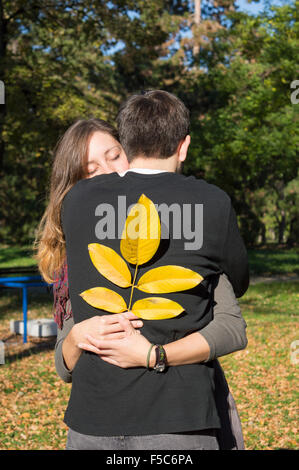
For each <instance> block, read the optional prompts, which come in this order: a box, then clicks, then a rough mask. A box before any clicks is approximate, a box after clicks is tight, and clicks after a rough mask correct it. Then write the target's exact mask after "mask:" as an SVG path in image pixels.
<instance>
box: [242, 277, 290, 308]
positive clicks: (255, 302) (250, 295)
mask: <svg viewBox="0 0 299 470" xmlns="http://www.w3.org/2000/svg"><path fill="white" fill-rule="evenodd" d="M298 295H299V282H298V281H290V282H273V283H260V284H255V285H252V286H250V287H249V289H248V291H247V292H246V294H245V295H244V296H243V297H242V298H241V299H239V303H240V306H241V309H242V312H246V313H249V314H256V315H257V316H258V315H260V314H274V315H285V316H286V317H287V316H294V315H298V307H297V305H298Z"/></svg>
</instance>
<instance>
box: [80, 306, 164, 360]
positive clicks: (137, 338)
mask: <svg viewBox="0 0 299 470" xmlns="http://www.w3.org/2000/svg"><path fill="white" fill-rule="evenodd" d="M130 313H131V312H126V314H130ZM119 315H120V318H119V320H118V321H119V323H120V325H121V326H122V329H123V331H124V335H123V337H122V338H117V339H116V338H114V339H110V338H108V336H106V337H105V338H104V339H97V338H95V337H94V335H90V334H88V335H87V339H88V343H81V344H78V346H79V347H81V348H82V349H84V350H86V351H91V352H94V353H96V354H98V355H99V356H100V357H101V358H102V359H103V361H106V362H109V363H110V364H113V365H115V366H118V367H122V368H123V369H127V368H129V367H140V366H141V367H146V365H147V364H146V362H147V354H148V351H149V348H150V345H151V343H150V342H149V341H148V340H147V339H146V338H145V337H144V336H143V335H142V334H140V331H138V330H135V329H134V328H133V327H132V325H131V323H130V321H129V320H128V319H127V318H128V317H127V318H125V317H124V316H123V315H124V314H123V313H121V314H119ZM153 353H154V348H153V349H152V354H151V358H150V366H152V367H153V364H154V362H155V359H154V356H153Z"/></svg>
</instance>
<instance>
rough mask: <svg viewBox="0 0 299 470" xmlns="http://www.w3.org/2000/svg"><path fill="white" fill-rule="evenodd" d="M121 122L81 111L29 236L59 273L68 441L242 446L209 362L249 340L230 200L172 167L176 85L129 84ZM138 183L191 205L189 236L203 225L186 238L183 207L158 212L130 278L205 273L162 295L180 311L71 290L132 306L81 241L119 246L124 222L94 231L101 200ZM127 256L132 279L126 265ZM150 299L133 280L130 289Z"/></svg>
mask: <svg viewBox="0 0 299 470" xmlns="http://www.w3.org/2000/svg"><path fill="white" fill-rule="evenodd" d="M117 125H118V130H117V131H116V130H115V129H114V128H113V127H111V126H110V125H109V124H107V123H106V122H104V121H101V120H97V119H90V120H81V121H77V122H75V123H74V124H73V125H72V126H71V127H70V128H69V129H68V130H67V132H66V133H65V134H64V136H63V137H62V138H61V139H60V141H59V143H58V145H57V148H56V152H55V160H54V164H53V171H52V180H51V191H50V199H49V205H48V207H47V210H46V212H45V215H44V217H43V219H42V222H41V225H40V231H39V237H38V258H39V267H40V271H41V273H42V274H43V276H44V278H45V279H46V280H47V281H48V282H53V281H54V284H53V290H54V300H55V301H54V315H55V319H56V321H57V323H58V327H59V328H58V337H57V343H56V349H55V363H56V369H57V372H58V374H59V375H60V377H61V378H62V379H63V380H64V381H66V382H72V389H71V395H70V399H69V403H68V407H67V410H66V413H65V418H64V421H65V423H66V424H67V426H68V427H69V431H68V439H67V445H66V448H67V449H75V450H80V449H99V450H135V449H149V450H157V449H167V450H191V449H210V450H216V449H217V450H218V449H243V448H244V444H243V438H242V430H241V425H240V420H239V416H238V413H237V409H236V406H235V402H234V400H233V397H232V395H231V393H230V392H229V389H228V385H227V383H226V380H225V377H224V374H223V371H222V369H221V367H220V364H219V362H218V360H217V358H218V357H221V356H223V355H226V354H229V353H232V352H234V351H237V350H240V349H243V348H245V347H246V344H247V339H246V323H245V321H244V319H243V317H242V315H241V311H240V308H239V305H238V302H237V299H236V298H237V297H240V296H242V295H243V294H244V293H245V292H246V290H247V288H248V284H249V275H248V262H247V253H246V249H245V246H244V243H243V241H242V238H241V236H240V233H239V229H238V225H237V219H236V214H235V212H234V209H233V207H232V204H231V201H230V198H229V196H228V195H227V194H226V193H225V192H224V191H222V190H221V189H219V188H218V187H216V186H214V185H211V184H208V183H207V182H206V181H204V180H200V179H196V178H195V177H193V176H188V177H187V176H184V175H183V174H182V173H181V170H182V165H183V163H184V161H185V159H186V158H187V153H188V148H189V145H190V135H189V112H188V110H187V108H186V106H185V105H184V103H182V101H181V100H179V99H178V98H177V97H175V96H174V95H172V94H170V93H168V92H165V91H162V90H153V91H148V92H145V93H144V94H140V95H133V96H130V97H129V98H128V99H127V100H126V101H125V102H124V103H123V104H122V106H121V107H120V110H119V113H118V116H117ZM141 195H145V196H146V197H147V198H148V199H149V200H150V201H152V203H153V204H155V206H156V207H157V208H159V207H164V208H165V207H166V208H174V207H176V208H178V209H181V211H179V212H180V214H181V215H182V214H183V215H184V208H186V207H188V208H190V211H189V212H188V213H189V215H190V214H191V226H192V227H193V234H194V237H196V234H198V233H197V232H198V230H200V231H201V236H200V238H201V243H200V244H198V243H195V244H193V245H192V243H190V236H189V235H190V233H192V227H188V230H185V229H186V227H184V222H186V221H185V218H184V217H183V216H182V217H181V218H180V221H179V222H178V219H177V217H176V216H175V215H174V212H175V211H171V210H170V213H169V217H168V219H167V218H166V219H164V220H162V217H161V214H159V215H160V219H161V230H162V232H163V236H161V240H160V244H159V247H158V249H157V251H156V253H155V255H154V256H153V258H152V259H151V260H149V261H148V262H146V263H144V264H141V265H140V266H139V267H138V277H139V278H140V276H142V275H144V274H145V273H146V272H148V271H149V270H151V269H154V268H158V267H162V266H173V265H175V266H181V267H184V268H186V269H189V270H192V271H194V272H195V273H198V274H200V275H201V276H202V277H203V280H202V281H201V282H200V283H199V284H198V285H197V286H195V287H194V288H191V289H187V290H181V291H178V292H173V291H171V292H170V293H168V294H164V295H163V297H164V298H165V297H166V298H167V299H170V300H172V301H174V302H177V303H179V304H180V305H181V306H183V308H184V311H183V312H182V313H181V314H180V315H177V316H175V317H171V318H165V319H153V320H150V319H141V318H139V317H138V316H135V315H134V314H133V313H132V312H131V311H128V312H123V313H109V312H108V311H106V310H104V309H97V308H95V307H94V306H92V305H90V303H87V302H86V301H85V300H84V298H83V296H82V295H80V294H82V292H85V291H87V290H89V289H92V288H95V287H97V286H101V287H102V288H106V289H110V290H111V289H112V290H113V291H114V292H115V293H116V294H119V295H121V296H122V297H123V299H124V300H125V301H126V304H127V305H129V298H130V293H131V292H130V289H124V288H122V287H119V286H117V285H115V284H113V283H112V282H111V281H110V280H109V276H106V277H105V276H103V275H101V274H100V273H99V270H100V269H99V270H97V269H96V268H95V266H94V264H93V263H92V262H91V256H90V253H89V250H88V246H89V245H90V244H98V243H100V244H101V245H104V246H105V247H107V248H108V249H110V250H111V249H112V250H114V251H115V252H116V253H117V254H118V255H119V256H121V250H120V242H121V237H120V233H121V229H120V228H119V227H118V230H114V231H113V233H114V234H115V233H116V235H115V236H110V237H109V230H110V228H109V227H106V231H105V230H104V229H103V225H102V232H101V233H102V234H103V232H105V233H106V235H107V234H108V235H107V236H106V238H104V237H102V236H101V237H100V238H101V239H99V230H98V229H97V230H96V227H97V224H98V223H99V220H101V218H99V215H100V214H101V215H103V212H99V209H97V208H98V207H99V205H104V206H101V207H107V206H109V207H112V208H114V212H115V214H116V219H117V220H119V219H120V218H119V217H117V216H118V211H119V210H120V208H119V198H120V197H122V198H123V200H124V201H125V202H126V208H125V210H126V211H127V210H128V209H129V208H130V207H132V206H133V205H134V204H136V203H137V202H138V200H139V198H140V196H141ZM198 206H200V207H201V208H202V210H201V211H196V208H197V207H198ZM158 213H159V211H158ZM197 214H200V217H201V219H200V227H199V225H198V220H195V218H196V215H197ZM192 217H193V218H194V220H192ZM113 220H114V219H113ZM165 220H167V221H166V222H165ZM188 220H189V221H190V217H189V219H188ZM124 222H125V221H124ZM113 223H115V221H114V222H113ZM180 224H181V225H180ZM106 225H109V220H108V222H107V224H106ZM178 225H180V227H178ZM178 233H179V236H178ZM127 265H128V269H129V271H130V274H131V276H132V278H133V277H134V273H135V266H134V265H133V264H130V263H127ZM100 271H101V270H100ZM150 296H151V297H155V294H153V295H152V294H150ZM146 297H149V295H147V294H146V293H144V292H141V291H140V290H138V289H134V301H138V300H140V299H144V298H146ZM159 297H161V295H159ZM153 345H154V346H153Z"/></svg>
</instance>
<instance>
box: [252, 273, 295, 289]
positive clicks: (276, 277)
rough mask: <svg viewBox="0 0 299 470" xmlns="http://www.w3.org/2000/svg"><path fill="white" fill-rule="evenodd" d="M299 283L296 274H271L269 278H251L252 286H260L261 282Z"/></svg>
mask: <svg viewBox="0 0 299 470" xmlns="http://www.w3.org/2000/svg"><path fill="white" fill-rule="evenodd" d="M288 281H299V275H298V274H296V273H288V274H269V275H268V276H266V275H264V276H250V285H251V286H253V285H254V284H259V283H260V282H266V283H267V282H288Z"/></svg>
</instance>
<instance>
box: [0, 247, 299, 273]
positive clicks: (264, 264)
mask: <svg viewBox="0 0 299 470" xmlns="http://www.w3.org/2000/svg"><path fill="white" fill-rule="evenodd" d="M248 258H249V265H250V273H251V274H252V275H261V274H265V275H269V274H287V273H297V274H299V248H292V249H287V248H285V249H284V248H277V247H273V248H270V247H269V248H262V249H260V248H255V249H249V250H248ZM29 266H36V260H35V259H34V258H33V253H32V247H31V246H30V245H28V246H7V245H1V244H0V269H1V268H9V267H29Z"/></svg>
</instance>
